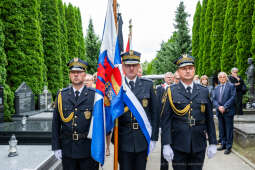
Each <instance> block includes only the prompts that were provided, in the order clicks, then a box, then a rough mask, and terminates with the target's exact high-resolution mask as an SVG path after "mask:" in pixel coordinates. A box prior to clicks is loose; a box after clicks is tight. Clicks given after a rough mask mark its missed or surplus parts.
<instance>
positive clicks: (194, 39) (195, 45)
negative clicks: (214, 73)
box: [192, 1, 201, 72]
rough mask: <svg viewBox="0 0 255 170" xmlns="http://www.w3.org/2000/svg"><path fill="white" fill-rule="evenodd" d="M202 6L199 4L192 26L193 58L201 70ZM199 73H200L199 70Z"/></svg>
mask: <svg viewBox="0 0 255 170" xmlns="http://www.w3.org/2000/svg"><path fill="white" fill-rule="evenodd" d="M200 16H201V4H200V1H198V2H197V7H196V12H195V14H194V18H193V26H192V56H193V57H195V61H196V62H195V66H196V68H199V57H198V53H199V29H200ZM197 72H199V71H198V70H197Z"/></svg>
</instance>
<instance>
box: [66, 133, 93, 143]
mask: <svg viewBox="0 0 255 170" xmlns="http://www.w3.org/2000/svg"><path fill="white" fill-rule="evenodd" d="M87 136H88V133H87V132H86V133H63V135H62V138H71V139H73V140H74V141H78V140H80V139H86V138H87Z"/></svg>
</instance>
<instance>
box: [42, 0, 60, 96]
mask: <svg viewBox="0 0 255 170" xmlns="http://www.w3.org/2000/svg"><path fill="white" fill-rule="evenodd" d="M41 13H42V22H41V27H42V37H43V48H44V59H45V64H46V66H47V69H48V71H47V79H48V88H49V90H50V91H51V93H52V94H53V95H55V94H57V91H58V90H59V89H61V88H62V87H63V73H62V72H63V69H62V58H61V45H60V43H61V30H60V28H61V27H60V19H59V18H60V15H59V11H58V1H57V0H43V1H41Z"/></svg>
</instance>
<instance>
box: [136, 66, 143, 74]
mask: <svg viewBox="0 0 255 170" xmlns="http://www.w3.org/2000/svg"><path fill="white" fill-rule="evenodd" d="M142 75H143V68H142V65H140V68H139V69H138V72H137V76H138V77H141V76H142Z"/></svg>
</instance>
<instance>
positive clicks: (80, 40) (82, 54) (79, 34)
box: [75, 8, 85, 60]
mask: <svg viewBox="0 0 255 170" xmlns="http://www.w3.org/2000/svg"><path fill="white" fill-rule="evenodd" d="M75 11H76V23H77V24H76V25H77V38H78V39H77V42H78V46H77V50H78V57H79V58H81V59H82V60H85V41H84V36H83V31H82V20H81V13H80V9H79V8H76V10H75Z"/></svg>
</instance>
